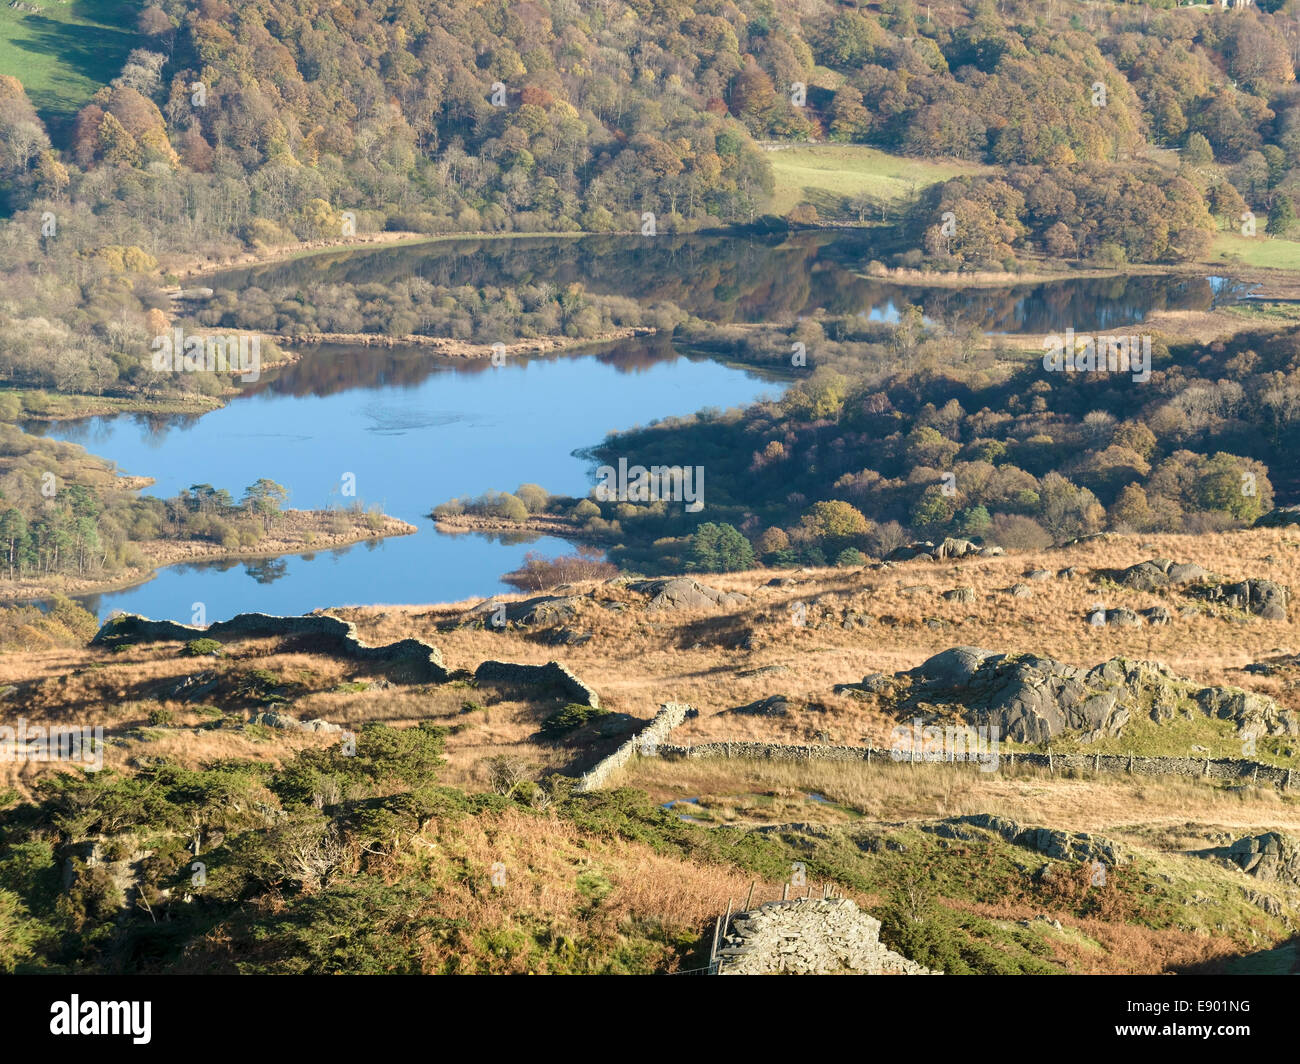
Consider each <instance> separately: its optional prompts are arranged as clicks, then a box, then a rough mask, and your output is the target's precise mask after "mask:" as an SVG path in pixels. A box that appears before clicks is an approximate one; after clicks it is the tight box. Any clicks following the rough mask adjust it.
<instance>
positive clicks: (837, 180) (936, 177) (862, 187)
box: [767, 144, 990, 221]
mask: <svg viewBox="0 0 1300 1064" xmlns="http://www.w3.org/2000/svg"><path fill="white" fill-rule="evenodd" d="M767 159H768V162H770V163H771V164H772V174H773V176H774V177H775V178H776V190H775V192H774V193H773V196H772V206H771V208H770V209H771V211H772V213H773V214H782V215H784V214H786V213H788V212H789V211H790V210H791V209H792V208H794V207H795V206H797V205H798V204H800V203H811V204H812V205H813V206H814V207H816V208H817V213H818V215H820V216H821V217H822V218H844V219H846V218H850V217H852V218H856V217H857V215H856V212H855V211H853V210H852V209H851V207H850V205H851V204H852V203H853V201H854V199H855V198H856V197H859V196H862V197H865V198H866V199H868V200H870V201H871V204H872V212H871V213H869V214H868V215H867V217H866V219H865V220H866V221H880V220H881V209H882V208H884V209H885V210H888V209H889V208H890V207H893V206H896V205H898V204H901V203H902V202H904V201H905V200H907V199H909V198H910V197H911V196H913V195H915V194H916V193H917V192H919V191H921V189H923V188H925V187H926V186H927V185H933V184H935V183H936V182H938V181H947V180H948V179H949V178H953V177H957V176H959V175H961V174H978V173H986V172H988V171H989V170H990V168H989V167H987V166H981V165H979V164H977V163H962V162H957V161H955V160H945V161H943V162H934V161H927V160H923V159H908V158H905V157H903V156H901V155H890V154H888V153H887V152H883V151H878V150H877V149H875V148H868V147H866V146H865V145H861V144H808V145H799V146H797V147H789V148H780V149H779V150H775V151H769V152H768V153H767Z"/></svg>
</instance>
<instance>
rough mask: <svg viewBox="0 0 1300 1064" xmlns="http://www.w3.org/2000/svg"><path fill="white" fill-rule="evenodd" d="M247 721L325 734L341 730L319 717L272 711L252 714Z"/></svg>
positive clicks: (288, 729) (287, 729)
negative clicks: (310, 717) (300, 717)
mask: <svg viewBox="0 0 1300 1064" xmlns="http://www.w3.org/2000/svg"><path fill="white" fill-rule="evenodd" d="M248 723H249V724H264V725H266V726H267V727H268V728H282V729H284V730H285V731H306V732H325V733H327V734H334V733H336V732H341V731H342V730H343V729H342V728H341V727H340V726H339V725H337V724H331V723H330V722H329V721H327V720H322V719H321V718H319V717H315V718H313V719H312V720H298V719H297V718H296V717H290V716H289V715H288V714H285V713H276V712H274V711H268V712H265V713H257V714H254V715H253V717H252V718H251V719H250V720H249V722H248Z"/></svg>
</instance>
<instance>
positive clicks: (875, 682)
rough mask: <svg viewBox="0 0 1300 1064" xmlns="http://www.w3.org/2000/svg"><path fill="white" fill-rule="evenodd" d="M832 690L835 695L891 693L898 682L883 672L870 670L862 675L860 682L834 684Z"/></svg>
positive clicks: (894, 690) (896, 688)
mask: <svg viewBox="0 0 1300 1064" xmlns="http://www.w3.org/2000/svg"><path fill="white" fill-rule="evenodd" d="M833 690H834V692H835V693H836V694H837V695H863V694H867V695H892V694H894V693H895V692H896V691H897V690H898V684H897V682H896V681H895V680H894V679H892V678H891V677H889V676H886V675H885V674H884V673H883V672H872V673H868V674H867V675H866V676H864V677H862V682H861V683H841V684H836V685H835V687H834V688H833Z"/></svg>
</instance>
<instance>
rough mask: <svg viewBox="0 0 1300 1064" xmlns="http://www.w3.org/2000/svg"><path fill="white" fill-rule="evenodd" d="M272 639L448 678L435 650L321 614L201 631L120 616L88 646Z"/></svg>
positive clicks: (263, 618) (242, 621)
mask: <svg viewBox="0 0 1300 1064" xmlns="http://www.w3.org/2000/svg"><path fill="white" fill-rule="evenodd" d="M276 636H312V637H315V638H318V639H320V640H323V641H324V642H325V643H327V644H328V645H329V646H330V649H331V650H333V652H334V653H336V654H339V655H341V656H343V657H349V658H354V659H357V660H360V661H376V662H383V663H385V664H394V665H397V664H400V665H404V666H407V667H409V668H411V669H413V670H415V672H416V674H417V678H418V679H419V680H421V681H424V682H432V683H442V682H444V681H446V680H447V679H448V678H449V676H450V673H449V672H448V671H447V669H446V667H445V666H444V665H443V663H442V653H441V652H440V651H439V650H438V648H437V647H435V646H432V645H431V644H429V643H426V642H424V641H423V640H421V639H401V640H398V641H397V642H396V643H387V644H385V645H383V646H377V647H373V646H370V645H369V644H368V643H363V642H362V641H361V639H360V638H359V637H358V636H357V626H356V625H355V624H353V623H352V622H351V621H344V620H340V619H339V618H337V617H330V616H327V615H325V614H323V613H308V614H304V615H303V616H300V617H276V616H273V615H271V614H267V613H241V614H238V615H236V616H234V617H232V618H230V620H228V621H216V622H214V623H213V624H210V625H208V626H207V627H206V628H200V627H198V626H197V625H191V624H179V623H177V622H176V621H151V620H149V618H147V617H141V616H140V615H139V614H135V613H123V614H120V615H119V616H117V617H113V618H111V619H110V620H109V621H107V622H106V623H105V624H104V626H103V627H102V628H100V630H99V631H98V632H97V633H95V638H94V639H92V640H91V641H90V645H91V646H107V647H113V646H120V645H123V644H131V643H164V642H181V643H185V642H189V641H190V640H191V639H203V638H207V639H216V640H218V641H219V642H229V641H232V640H236V639H262V638H266V637H276Z"/></svg>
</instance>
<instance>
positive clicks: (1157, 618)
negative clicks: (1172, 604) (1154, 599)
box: [1142, 606, 1174, 624]
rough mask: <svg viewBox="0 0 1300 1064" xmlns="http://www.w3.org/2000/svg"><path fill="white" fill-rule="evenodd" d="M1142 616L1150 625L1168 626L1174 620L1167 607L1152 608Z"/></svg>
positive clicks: (1144, 611) (1143, 612)
mask: <svg viewBox="0 0 1300 1064" xmlns="http://www.w3.org/2000/svg"><path fill="white" fill-rule="evenodd" d="M1142 616H1143V617H1145V618H1146V619H1147V623H1148V624H1168V623H1169V622H1170V621H1172V620H1173V619H1174V615H1173V614H1172V613H1171V612H1170V611H1169V607H1167V606H1152V607H1151V608H1150V609H1149V610H1143V611H1142Z"/></svg>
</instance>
